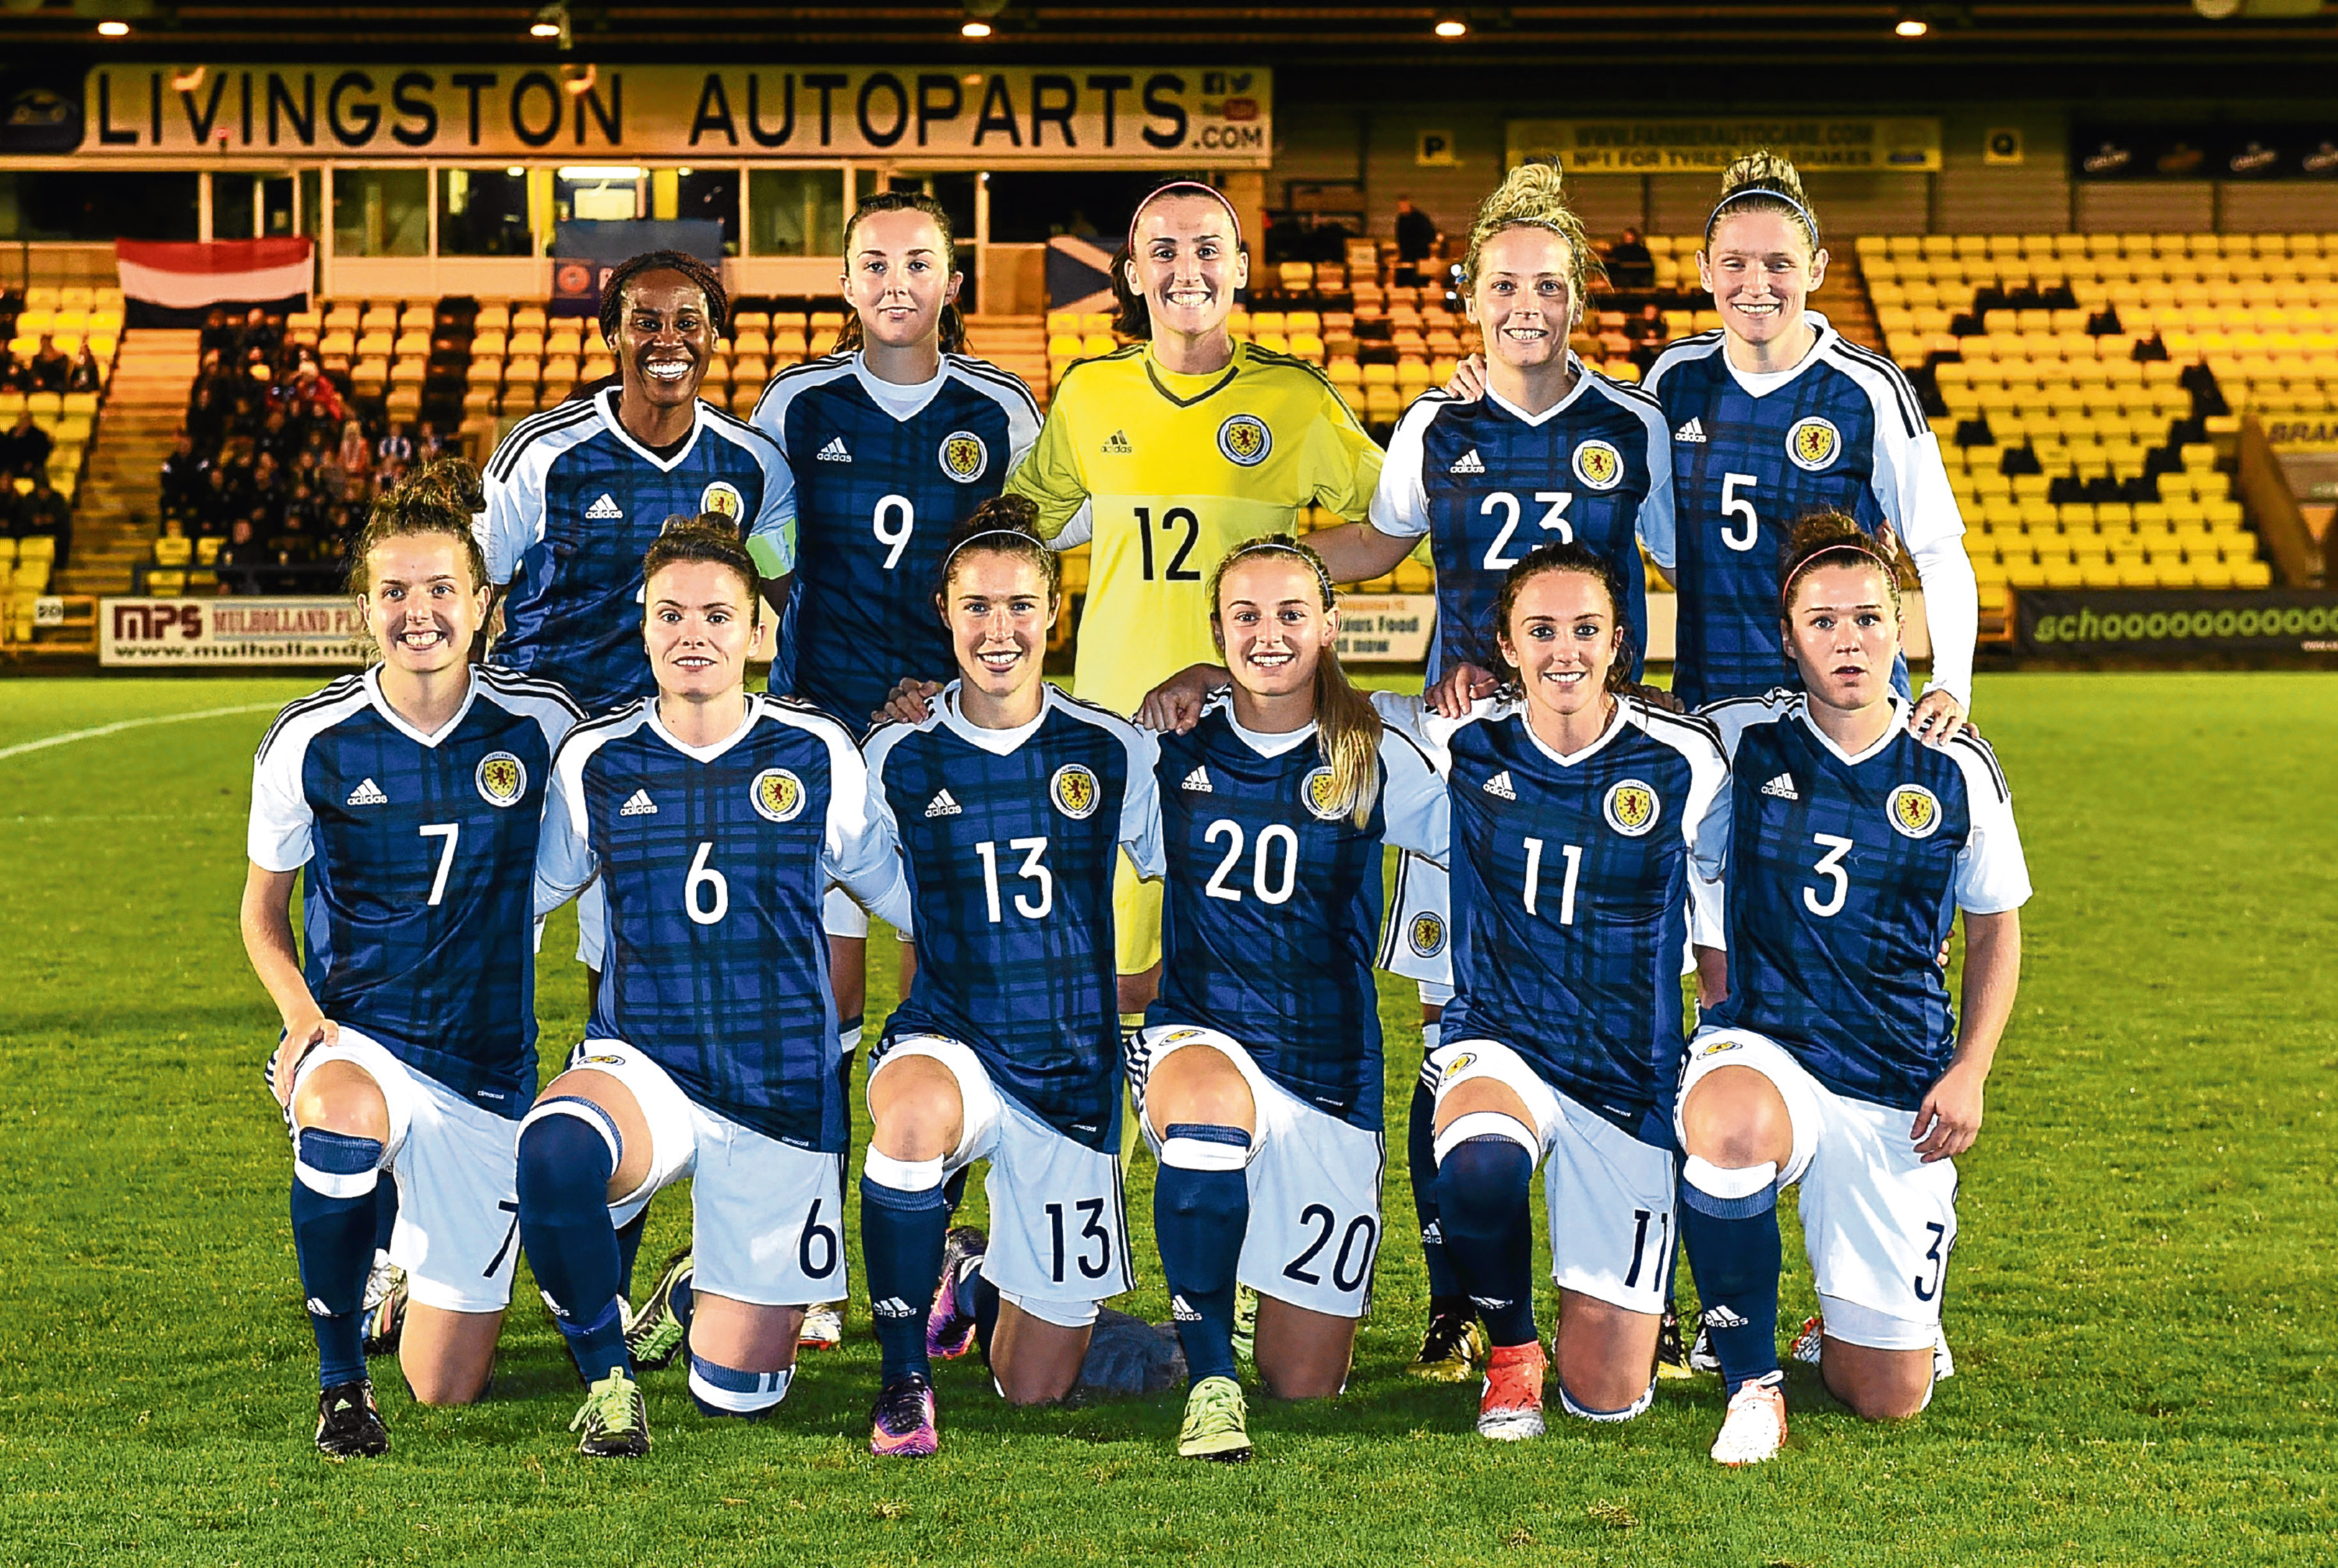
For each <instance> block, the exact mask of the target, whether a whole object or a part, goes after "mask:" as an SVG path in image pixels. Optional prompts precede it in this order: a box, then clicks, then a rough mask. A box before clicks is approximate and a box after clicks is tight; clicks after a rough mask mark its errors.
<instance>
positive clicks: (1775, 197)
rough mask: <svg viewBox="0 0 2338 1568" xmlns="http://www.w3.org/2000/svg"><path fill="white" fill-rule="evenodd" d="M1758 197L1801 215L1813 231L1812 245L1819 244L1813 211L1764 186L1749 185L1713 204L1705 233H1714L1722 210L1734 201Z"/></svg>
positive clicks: (1816, 223)
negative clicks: (1784, 205) (1781, 203)
mask: <svg viewBox="0 0 2338 1568" xmlns="http://www.w3.org/2000/svg"><path fill="white" fill-rule="evenodd" d="M1756 196H1767V197H1768V198H1769V199H1770V200H1771V201H1783V202H1784V203H1785V204H1786V205H1787V206H1789V207H1791V208H1793V210H1794V211H1796V212H1798V213H1800V214H1801V215H1802V220H1803V225H1804V227H1806V228H1808V229H1809V230H1810V231H1811V243H1812V244H1813V245H1815V244H1817V243H1818V238H1819V220H1818V219H1817V218H1815V217H1813V216H1812V213H1811V210H1810V209H1809V208H1807V207H1805V206H1803V204H1802V203H1801V202H1799V201H1795V200H1794V199H1793V197H1792V196H1789V195H1787V194H1786V193H1785V192H1784V191H1773V190H1771V189H1769V188H1768V187H1767V186H1763V185H1748V186H1746V187H1745V188H1744V190H1742V191H1731V192H1730V193H1729V194H1728V195H1726V196H1724V197H1723V198H1722V199H1721V200H1720V201H1716V202H1714V204H1713V216H1712V217H1710V218H1707V219H1706V220H1704V231H1705V232H1706V233H1708V234H1710V233H1712V232H1713V226H1714V223H1716V222H1718V221H1720V219H1721V210H1722V209H1723V208H1724V207H1726V206H1728V205H1729V204H1730V203H1731V202H1732V201H1750V200H1752V199H1753V197H1756Z"/></svg>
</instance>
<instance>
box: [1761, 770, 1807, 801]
mask: <svg viewBox="0 0 2338 1568" xmlns="http://www.w3.org/2000/svg"><path fill="white" fill-rule="evenodd" d="M1762 793H1763V794H1764V795H1775V796H1776V797H1777V798H1778V799H1781V800H1799V799H1802V796H1801V795H1800V794H1799V793H1797V792H1796V790H1795V789H1794V776H1793V774H1792V773H1781V774H1779V775H1778V776H1777V777H1776V778H1775V779H1771V780H1770V781H1769V782H1768V783H1767V784H1764V785H1763V786H1762Z"/></svg>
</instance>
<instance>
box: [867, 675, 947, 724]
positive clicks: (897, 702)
mask: <svg viewBox="0 0 2338 1568" xmlns="http://www.w3.org/2000/svg"><path fill="white" fill-rule="evenodd" d="M941 694H942V683H941V682H940V681H920V680H918V679H917V678H916V677H915V676H909V677H905V678H903V679H902V681H900V682H899V684H897V685H896V686H895V687H894V688H893V691H892V693H891V694H890V695H889V696H888V697H887V698H886V699H885V706H883V707H882V708H879V709H878V710H877V711H876V712H874V713H871V714H870V715H869V717H870V718H871V719H874V720H876V721H877V722H878V723H879V724H922V723H924V722H925V721H926V716H927V715H928V714H929V713H931V712H932V711H933V702H934V699H935V698H937V697H939V696H940V695H941Z"/></svg>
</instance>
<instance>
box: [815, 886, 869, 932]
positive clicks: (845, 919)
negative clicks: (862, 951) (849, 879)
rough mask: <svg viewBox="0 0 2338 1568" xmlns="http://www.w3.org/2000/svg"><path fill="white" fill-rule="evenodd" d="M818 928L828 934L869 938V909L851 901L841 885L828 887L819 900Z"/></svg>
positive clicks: (850, 896) (849, 895) (850, 897)
mask: <svg viewBox="0 0 2338 1568" xmlns="http://www.w3.org/2000/svg"><path fill="white" fill-rule="evenodd" d="M820 929H821V930H822V931H825V932H827V933H828V934H829V935H830V936H858V937H860V939H861V940H862V941H864V942H865V941H867V940H868V938H869V911H868V910H866V909H863V908H862V907H860V905H859V904H857V903H855V902H853V898H852V895H851V894H850V893H847V892H846V891H845V890H844V889H843V888H841V887H830V889H829V890H828V895H827V897H824V898H822V899H821V900H820Z"/></svg>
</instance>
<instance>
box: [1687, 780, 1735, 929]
mask: <svg viewBox="0 0 2338 1568" xmlns="http://www.w3.org/2000/svg"><path fill="white" fill-rule="evenodd" d="M1687 756H1688V763H1689V776H1690V780H1691V782H1690V784H1689V795H1688V802H1687V805H1686V807H1685V809H1684V810H1683V812H1682V821H1681V833H1682V836H1683V837H1684V838H1686V839H1687V841H1688V909H1689V920H1688V935H1689V940H1690V941H1692V942H1694V943H1695V944H1696V945H1697V946H1700V947H1725V946H1728V942H1727V939H1726V938H1725V937H1724V935H1723V933H1724V930H1725V929H1726V927H1725V926H1724V925H1723V921H1722V916H1723V913H1724V878H1725V877H1726V876H1727V873H1728V870H1729V833H1730V823H1731V821H1732V814H1733V812H1734V809H1735V802H1734V800H1733V799H1731V795H1730V788H1729V760H1728V758H1727V757H1726V756H1725V755H1724V753H1723V752H1722V751H1721V750H1720V749H1719V748H1717V747H1716V748H1714V749H1712V750H1705V749H1704V748H1702V747H1699V748H1698V749H1696V750H1691V751H1688V752H1687Z"/></svg>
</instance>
